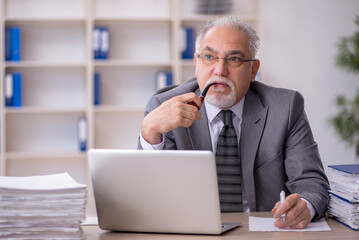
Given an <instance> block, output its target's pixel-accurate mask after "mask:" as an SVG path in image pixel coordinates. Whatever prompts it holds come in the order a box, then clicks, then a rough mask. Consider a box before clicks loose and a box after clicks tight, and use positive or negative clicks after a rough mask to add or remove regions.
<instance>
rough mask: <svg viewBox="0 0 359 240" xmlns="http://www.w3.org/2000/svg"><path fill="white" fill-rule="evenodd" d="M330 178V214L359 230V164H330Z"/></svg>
mask: <svg viewBox="0 0 359 240" xmlns="http://www.w3.org/2000/svg"><path fill="white" fill-rule="evenodd" d="M328 179H329V183H330V187H331V190H330V191H329V192H330V201H329V208H328V214H329V216H331V217H333V218H334V219H336V220H337V221H339V222H341V223H343V224H345V225H346V226H348V227H350V228H352V229H354V230H359V164H351V165H332V166H329V170H328Z"/></svg>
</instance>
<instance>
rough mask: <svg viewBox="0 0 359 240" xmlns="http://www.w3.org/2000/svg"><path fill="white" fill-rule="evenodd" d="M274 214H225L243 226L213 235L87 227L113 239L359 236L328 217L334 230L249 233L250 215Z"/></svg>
mask: <svg viewBox="0 0 359 240" xmlns="http://www.w3.org/2000/svg"><path fill="white" fill-rule="evenodd" d="M249 216H255V217H271V214H270V213H269V212H256V213H224V214H222V221H223V222H240V223H241V226H240V227H237V228H235V229H233V230H230V231H228V232H226V233H224V234H222V235H219V236H209V235H179V234H142V233H121V232H108V231H103V230H101V229H100V228H99V227H98V226H83V230H84V232H85V235H86V239H87V240H97V239H101V240H112V239H148V240H151V239H156V240H157V239H158V240H161V239H166V240H172V239H173V240H178V239H181V240H182V239H184V240H191V239H193V240H204V239H213V240H215V239H236V240H238V239H251V240H255V239H266V240H270V239H291V238H297V239H325V240H330V239H335V240H344V239H356V240H358V239H359V231H354V230H351V229H350V228H347V227H346V226H344V225H342V224H340V223H338V222H337V221H335V220H333V219H327V222H328V225H329V226H330V228H331V229H332V231H331V232H249V231H248V217H249Z"/></svg>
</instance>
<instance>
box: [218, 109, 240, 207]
mask: <svg viewBox="0 0 359 240" xmlns="http://www.w3.org/2000/svg"><path fill="white" fill-rule="evenodd" d="M218 116H219V117H220V119H221V120H222V122H223V123H224V126H223V128H222V131H221V132H220V134H219V136H218V142H217V150H216V165H217V177H218V189H219V198H220V203H221V211H222V212H242V211H243V206H242V185H241V182H242V180H241V167H240V161H239V154H238V141H237V134H236V130H235V128H234V126H233V122H232V111H231V110H222V111H221V112H220V113H219V114H218Z"/></svg>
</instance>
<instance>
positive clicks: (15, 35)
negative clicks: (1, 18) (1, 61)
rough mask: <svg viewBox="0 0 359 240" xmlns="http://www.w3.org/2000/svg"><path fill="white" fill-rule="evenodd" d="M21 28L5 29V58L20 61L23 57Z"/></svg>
mask: <svg viewBox="0 0 359 240" xmlns="http://www.w3.org/2000/svg"><path fill="white" fill-rule="evenodd" d="M20 53H21V30H20V27H12V28H6V29H5V60H6V61H16V62H18V61H20V59H21V54H20Z"/></svg>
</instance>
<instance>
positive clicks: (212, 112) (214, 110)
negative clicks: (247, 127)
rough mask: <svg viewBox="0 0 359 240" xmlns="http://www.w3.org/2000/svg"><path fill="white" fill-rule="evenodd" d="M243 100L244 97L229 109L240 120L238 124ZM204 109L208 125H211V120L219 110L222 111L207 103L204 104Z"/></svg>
mask: <svg viewBox="0 0 359 240" xmlns="http://www.w3.org/2000/svg"><path fill="white" fill-rule="evenodd" d="M244 99H245V97H243V98H242V100H241V101H240V102H239V103H237V104H236V105H234V106H232V107H231V108H229V109H230V110H232V112H233V113H234V114H235V115H236V116H237V118H238V119H239V120H240V122H241V120H242V113H243V105H244ZM205 107H206V112H207V117H208V121H209V122H210V123H212V121H213V119H214V118H215V117H216V116H217V115H218V113H219V112H220V111H221V110H223V109H221V108H219V107H217V106H214V105H212V104H210V103H209V102H207V101H206V103H205Z"/></svg>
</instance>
